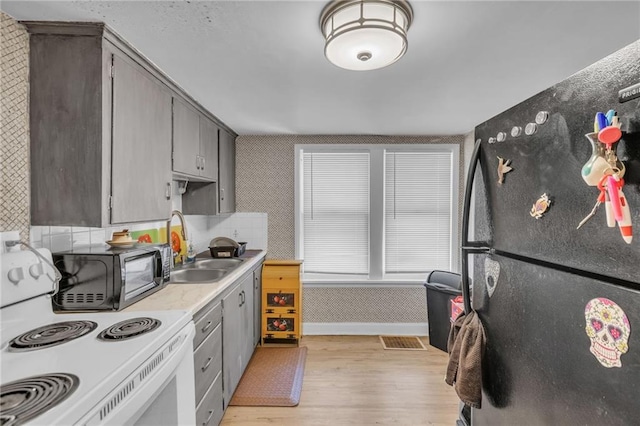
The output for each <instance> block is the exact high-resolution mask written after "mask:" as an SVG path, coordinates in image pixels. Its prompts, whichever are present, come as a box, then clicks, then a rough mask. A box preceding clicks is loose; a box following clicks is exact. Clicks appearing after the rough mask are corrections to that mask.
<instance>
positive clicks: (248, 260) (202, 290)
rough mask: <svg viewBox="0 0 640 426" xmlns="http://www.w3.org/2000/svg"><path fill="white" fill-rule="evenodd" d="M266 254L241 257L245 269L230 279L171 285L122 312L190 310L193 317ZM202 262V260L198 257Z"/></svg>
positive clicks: (248, 254)
mask: <svg viewBox="0 0 640 426" xmlns="http://www.w3.org/2000/svg"><path fill="white" fill-rule="evenodd" d="M266 254H267V252H266V251H264V250H247V252H246V253H245V254H244V255H242V256H241V259H244V262H242V265H240V266H239V267H238V268H236V269H234V270H233V271H232V272H231V273H230V274H229V275H227V276H225V277H224V278H223V279H221V280H220V281H217V282H215V283H207V282H203V283H195V282H194V283H189V284H169V285H167V286H166V287H165V288H163V289H162V290H160V291H157V292H155V293H153V294H152V295H151V296H148V297H145V298H144V299H142V300H140V301H139V302H136V303H134V304H133V305H131V306H129V307H127V308H126V309H123V312H136V311H165V310H175V309H180V310H187V311H191V313H192V314H193V315H195V314H196V312H198V311H199V310H200V309H202V308H204V307H205V306H206V305H207V304H208V303H209V302H210V301H211V300H213V299H214V298H215V297H217V296H218V295H220V294H221V293H223V292H224V291H225V290H226V289H227V288H228V287H229V286H230V285H232V284H233V283H234V282H236V281H237V280H238V279H239V278H241V277H242V276H243V275H244V274H246V273H247V272H249V271H251V270H252V269H253V268H254V267H255V266H256V265H257V264H258V263H260V262H261V261H262V260H263V259H264V257H265V256H266ZM198 259H200V257H198Z"/></svg>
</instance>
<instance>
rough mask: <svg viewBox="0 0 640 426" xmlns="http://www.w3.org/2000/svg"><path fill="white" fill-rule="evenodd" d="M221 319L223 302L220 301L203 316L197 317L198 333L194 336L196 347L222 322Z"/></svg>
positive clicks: (194, 345)
mask: <svg viewBox="0 0 640 426" xmlns="http://www.w3.org/2000/svg"><path fill="white" fill-rule="evenodd" d="M220 321H222V304H221V303H220V302H218V303H217V304H215V305H214V306H213V307H212V308H211V309H210V310H209V311H207V312H206V313H205V314H204V315H203V316H201V317H200V318H199V319H196V321H195V324H196V335H195V337H194V338H193V347H194V349H195V348H197V347H198V346H199V345H200V343H202V341H203V340H204V339H205V338H206V337H207V336H208V335H209V333H211V332H212V331H213V330H214V329H215V328H216V326H217V325H218V324H220Z"/></svg>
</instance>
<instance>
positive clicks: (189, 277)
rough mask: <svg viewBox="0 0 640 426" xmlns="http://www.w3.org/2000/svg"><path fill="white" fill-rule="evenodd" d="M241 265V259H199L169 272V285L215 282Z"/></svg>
mask: <svg viewBox="0 0 640 426" xmlns="http://www.w3.org/2000/svg"><path fill="white" fill-rule="evenodd" d="M241 264H242V259H235V258H234V259H199V260H196V261H195V262H194V263H189V264H186V265H182V266H179V267H177V268H176V269H174V270H173V271H171V277H170V279H169V283H170V284H188V283H190V282H194V283H195V282H198V283H202V282H216V281H220V279H221V278H223V277H224V276H225V275H227V274H228V273H229V272H231V271H232V270H234V269H236V268H237V267H238V266H240V265H241Z"/></svg>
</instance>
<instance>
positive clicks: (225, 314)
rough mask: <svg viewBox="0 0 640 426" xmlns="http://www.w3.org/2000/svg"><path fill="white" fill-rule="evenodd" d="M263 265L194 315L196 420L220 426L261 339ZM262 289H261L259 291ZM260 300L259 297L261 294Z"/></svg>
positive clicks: (203, 423) (201, 423) (200, 422)
mask: <svg viewBox="0 0 640 426" xmlns="http://www.w3.org/2000/svg"><path fill="white" fill-rule="evenodd" d="M261 271H262V264H260V265H258V266H256V267H255V268H254V269H253V270H251V271H250V272H247V273H246V274H245V275H244V276H243V277H242V278H240V279H239V280H238V281H236V282H235V283H234V284H232V285H231V286H230V287H229V289H228V290H225V291H224V292H223V293H222V295H220V296H218V298H216V299H214V300H213V301H212V302H210V303H209V304H208V305H207V306H206V307H204V308H203V309H201V310H200V311H199V312H198V313H197V314H196V315H194V318H193V319H194V323H195V326H196V335H195V337H194V338H193V348H194V352H193V364H194V374H195V387H196V389H195V394H196V421H197V424H198V425H217V424H219V423H220V421H221V420H222V416H223V414H224V410H225V409H226V408H227V406H228V405H229V401H230V400H231V397H232V396H233V393H234V392H235V390H236V388H237V386H238V383H239V382H240V378H241V377H242V374H243V373H244V371H245V369H246V368H247V365H248V364H249V360H250V359H251V356H252V355H253V351H254V350H255V347H256V342H257V340H259V338H260V324H259V323H258V325H257V332H258V339H256V337H255V335H256V334H255V333H256V322H255V315H257V316H258V319H259V318H260V313H259V312H258V313H257V314H256V312H255V309H256V305H255V300H256V288H258V289H259V288H260V287H261V286H260V285H259V284H258V285H257V287H256V283H257V282H258V283H259V282H260V281H256V276H257V277H260V276H261ZM259 291H261V290H259ZM258 299H259V297H258Z"/></svg>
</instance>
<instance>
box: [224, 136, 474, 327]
mask: <svg viewBox="0 0 640 426" xmlns="http://www.w3.org/2000/svg"><path fill="white" fill-rule="evenodd" d="M464 142H465V136H464V135H455V136H441V137H435V136H415V137H413V136H411V137H409V136H406V137H404V136H403V137H388V136H296V135H285V136H240V137H238V138H237V139H236V203H237V210H238V211H259V212H266V213H267V214H268V216H269V246H268V253H267V257H268V258H271V259H293V258H294V256H295V218H294V186H295V181H294V178H295V176H294V165H295V164H294V163H295V150H294V145H296V144H323V143H343V144H412V143H421V144H424V143H433V144H438V143H440V144H442V143H448V144H458V145H460V169H459V172H460V176H461V177H462V176H463V159H464V158H465V155H464V154H465V153H464V145H465V144H464ZM460 185H461V188H460V191H459V193H460V197H461V196H462V194H463V190H462V185H464V179H462V178H461V179H460ZM460 204H462V203H460ZM425 278H426V277H425ZM303 303H304V306H303V319H304V322H305V323H367V322H370V323H426V321H427V313H426V295H425V288H424V287H423V286H422V285H416V286H413V287H412V286H402V287H348V286H344V287H339V286H337V287H310V286H306V287H305V289H304V298H303ZM425 333H426V328H425Z"/></svg>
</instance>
